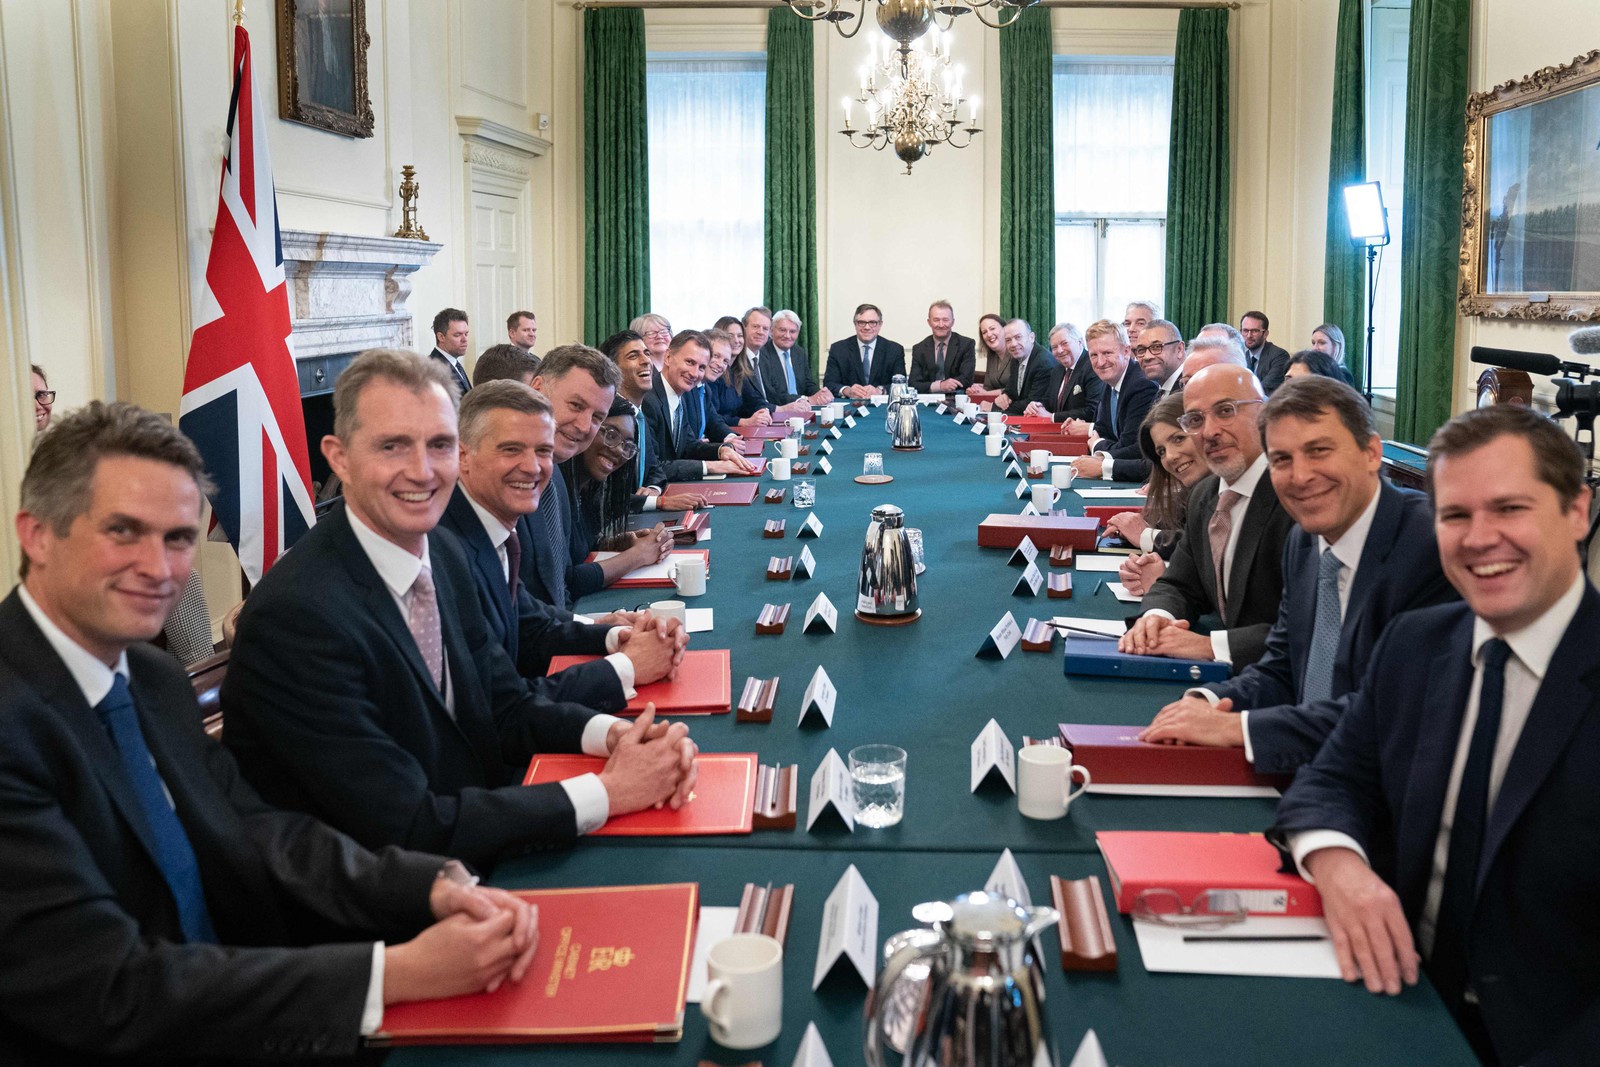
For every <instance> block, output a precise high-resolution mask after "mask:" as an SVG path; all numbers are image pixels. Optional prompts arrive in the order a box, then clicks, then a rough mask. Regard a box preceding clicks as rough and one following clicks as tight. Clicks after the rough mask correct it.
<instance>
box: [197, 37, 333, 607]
mask: <svg viewBox="0 0 1600 1067" xmlns="http://www.w3.org/2000/svg"><path fill="white" fill-rule="evenodd" d="M233 46H234V57H233V98H232V101H231V102H230V103H229V105H228V154H227V157H226V158H225V159H223V161H222V191H221V196H220V198H219V200H218V203H217V224H216V229H215V232H214V234H213V236H212V238H211V258H210V259H209V260H208V261H207V262H206V284H205V291H204V294H203V296H202V297H201V303H200V308H199V311H198V314H197V316H196V319H197V322H196V325H195V330H194V338H193V339H192V340H191V342H190V344H189V362H188V365H187V366H186V368H185V369H184V375H183V404H182V406H181V408H180V409H179V421H178V425H179V427H180V428H181V429H182V430H183V432H184V433H185V434H187V435H188V436H189V438H190V439H191V440H193V441H194V443H195V444H196V445H197V446H198V447H199V449H200V454H201V455H202V456H204V457H205V461H206V469H207V470H208V471H209V472H210V474H211V478H212V480H213V481H215V482H216V485H217V490H216V492H215V493H213V494H212V496H211V509H212V514H213V515H214V516H215V519H216V522H217V523H218V524H219V525H220V526H221V527H222V529H223V531H224V532H225V533H226V534H227V535H228V540H229V541H230V542H231V543H232V544H233V547H234V550H235V551H236V552H238V554H239V562H240V564H242V565H243V567H244V572H245V574H246V576H248V577H249V579H250V581H251V582H252V583H254V582H257V581H260V579H261V576H262V575H263V574H265V573H266V572H267V569H268V568H270V567H271V566H272V564H273V563H274V562H275V561H276V560H277V558H278V557H279V556H281V555H282V554H283V553H284V552H286V551H288V549H289V546H290V545H292V544H294V542H295V541H296V539H298V538H299V537H300V535H301V534H303V533H305V532H306V530H308V529H310V527H311V524H312V523H313V522H314V521H315V517H314V514H315V513H314V510H313V507H312V500H311V464H310V461H309V459H308V457H307V455H306V430H305V420H304V418H303V417H302V415H301V411H300V385H299V381H298V379H297V377H296V374H295V364H294V350H293V348H292V347H291V346H290V343H289V331H290V322H289V294H288V289H287V287H286V285H285V283H284V274H283V243H282V241H281V239H280V236H279V233H278V204H277V196H276V194H275V192H274V191H273V185H272V166H271V164H270V163H269V162H268V159H267V130H266V116H265V114H264V113H263V112H262V110H261V100H260V98H259V97H258V96H257V95H256V85H255V77H254V75H253V74H252V73H251V68H250V35H249V34H248V33H246V32H245V29H244V27H243V26H236V27H235V28H234V31H233Z"/></svg>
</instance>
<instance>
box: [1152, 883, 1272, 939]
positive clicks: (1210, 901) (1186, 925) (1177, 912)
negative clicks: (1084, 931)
mask: <svg viewBox="0 0 1600 1067" xmlns="http://www.w3.org/2000/svg"><path fill="white" fill-rule="evenodd" d="M1132 911H1133V917H1134V918H1135V919H1143V920H1145V921H1146V922H1153V923H1158V924H1160V925H1161V926H1178V927H1182V928H1183V929H1185V930H1220V929H1222V928H1223V927H1224V926H1232V925H1233V924H1235V923H1242V922H1244V920H1245V917H1246V916H1247V915H1248V914H1249V913H1248V912H1247V911H1246V910H1245V905H1244V898H1243V896H1241V895H1240V893H1239V891H1238V890H1237V889H1207V890H1205V891H1204V892H1202V893H1200V894H1199V895H1198V896H1196V897H1195V898H1194V899H1193V900H1191V901H1190V902H1189V903H1187V904H1185V903H1184V902H1183V898H1182V897H1180V896H1179V895H1178V892H1177V890H1175V889H1146V890H1144V891H1142V892H1141V893H1140V894H1139V895H1138V896H1136V897H1134V898H1133V908H1132Z"/></svg>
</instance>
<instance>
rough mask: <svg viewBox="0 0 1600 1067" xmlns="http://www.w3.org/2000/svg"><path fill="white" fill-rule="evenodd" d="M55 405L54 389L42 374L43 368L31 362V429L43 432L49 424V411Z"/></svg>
mask: <svg viewBox="0 0 1600 1067" xmlns="http://www.w3.org/2000/svg"><path fill="white" fill-rule="evenodd" d="M55 406H56V391H55V390H54V389H52V388H50V382H49V381H48V380H47V379H46V378H45V376H44V368H43V367H40V366H39V364H37V363H35V364H33V431H34V433H44V431H45V427H47V426H49V425H50V412H51V410H52V409H53V408H54V407H55Z"/></svg>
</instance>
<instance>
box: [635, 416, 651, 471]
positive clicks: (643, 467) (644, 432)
mask: <svg viewBox="0 0 1600 1067" xmlns="http://www.w3.org/2000/svg"><path fill="white" fill-rule="evenodd" d="M633 422H634V425H635V426H637V427H638V428H639V429H638V431H637V432H636V433H635V434H634V437H635V438H636V439H637V441H636V443H637V444H638V446H639V478H638V480H637V481H636V482H635V483H634V486H633V487H634V489H641V488H643V487H644V478H645V475H646V474H647V473H649V470H650V467H649V463H648V461H647V460H646V459H645V458H644V443H645V441H646V440H648V439H649V437H650V431H649V429H648V428H647V427H646V426H645V424H644V417H643V412H641V411H640V410H639V409H638V408H634V409H633Z"/></svg>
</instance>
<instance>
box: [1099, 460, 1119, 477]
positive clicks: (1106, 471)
mask: <svg viewBox="0 0 1600 1067" xmlns="http://www.w3.org/2000/svg"><path fill="white" fill-rule="evenodd" d="M1115 462H1116V460H1114V459H1112V458H1111V457H1110V456H1107V457H1106V458H1105V459H1103V460H1101V461H1100V478H1101V480H1102V481H1107V482H1109V481H1110V480H1111V464H1113V463H1115Z"/></svg>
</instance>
